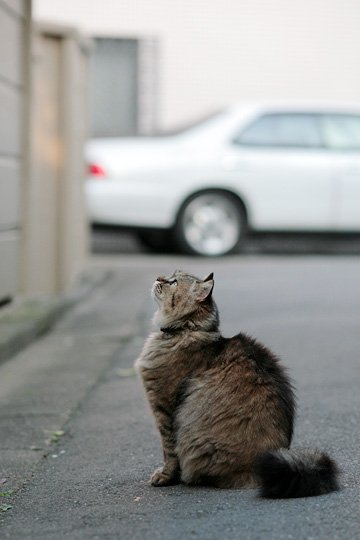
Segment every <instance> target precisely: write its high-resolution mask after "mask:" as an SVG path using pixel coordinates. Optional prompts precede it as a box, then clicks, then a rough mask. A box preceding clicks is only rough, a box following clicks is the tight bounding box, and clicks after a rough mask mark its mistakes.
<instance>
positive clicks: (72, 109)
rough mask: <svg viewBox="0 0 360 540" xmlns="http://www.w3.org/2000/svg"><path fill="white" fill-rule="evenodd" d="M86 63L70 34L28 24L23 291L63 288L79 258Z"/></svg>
mask: <svg viewBox="0 0 360 540" xmlns="http://www.w3.org/2000/svg"><path fill="white" fill-rule="evenodd" d="M86 64H87V49H86V44H84V42H83V40H82V39H81V37H80V36H78V35H77V33H76V32H75V31H73V30H72V29H69V28H62V27H40V28H38V27H36V26H35V28H34V31H33V62H32V76H31V78H32V85H31V108H30V125H29V167H28V171H27V172H28V183H27V189H26V193H25V207H24V231H25V241H24V249H23V272H22V285H23V291H24V292H25V293H28V294H37V293H57V292H62V291H66V290H67V289H69V287H70V286H71V285H72V284H73V282H74V279H75V277H76V275H77V274H78V273H79V272H80V270H81V269H82V266H83V263H84V259H85V257H86V253H87V223H86V216H85V210H84V188H83V183H84V176H85V174H84V171H85V165H84V157H83V154H84V151H83V146H84V141H85V135H86V118H87V116H86V94H87V92H86V87H85V85H86V77H85V75H86Z"/></svg>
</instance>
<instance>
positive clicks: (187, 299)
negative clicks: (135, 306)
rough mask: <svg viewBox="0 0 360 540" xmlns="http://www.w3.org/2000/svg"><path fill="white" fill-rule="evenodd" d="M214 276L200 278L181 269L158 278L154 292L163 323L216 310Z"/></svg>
mask: <svg viewBox="0 0 360 540" xmlns="http://www.w3.org/2000/svg"><path fill="white" fill-rule="evenodd" d="M213 288H214V276H213V274H212V273H211V274H209V275H208V276H206V277H205V278H204V279H199V278H197V277H195V276H192V275H190V274H186V273H185V272H182V271H180V270H176V271H175V272H174V273H173V275H172V276H169V277H164V276H160V277H158V278H157V279H156V281H155V283H154V285H153V288H152V294H153V297H154V298H155V300H156V301H157V303H158V305H159V312H158V317H157V319H159V316H160V321H159V320H158V322H160V323H161V324H164V323H165V324H172V323H174V322H176V321H179V320H184V319H186V318H187V317H190V316H195V315H196V314H199V315H200V314H201V313H204V312H208V311H211V310H216V306H215V304H214V302H213V301H212V291H213Z"/></svg>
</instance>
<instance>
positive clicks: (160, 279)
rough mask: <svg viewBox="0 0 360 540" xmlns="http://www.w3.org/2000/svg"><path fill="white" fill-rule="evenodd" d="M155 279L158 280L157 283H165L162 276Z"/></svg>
mask: <svg viewBox="0 0 360 540" xmlns="http://www.w3.org/2000/svg"><path fill="white" fill-rule="evenodd" d="M156 281H158V282H159V283H166V279H165V278H164V277H163V276H160V277H158V278H156Z"/></svg>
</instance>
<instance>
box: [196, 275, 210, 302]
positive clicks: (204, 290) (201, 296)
mask: <svg viewBox="0 0 360 540" xmlns="http://www.w3.org/2000/svg"><path fill="white" fill-rule="evenodd" d="M210 276H212V274H210ZM213 288H214V280H213V279H212V277H208V278H207V279H204V281H203V282H202V283H200V285H199V288H198V290H197V292H196V300H197V301H198V302H205V300H207V299H208V298H210V297H211V294H212V291H213Z"/></svg>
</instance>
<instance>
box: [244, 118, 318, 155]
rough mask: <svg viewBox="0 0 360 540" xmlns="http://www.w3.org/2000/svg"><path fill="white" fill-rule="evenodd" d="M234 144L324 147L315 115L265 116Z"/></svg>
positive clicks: (255, 122) (247, 128) (249, 127)
mask: <svg viewBox="0 0 360 540" xmlns="http://www.w3.org/2000/svg"><path fill="white" fill-rule="evenodd" d="M234 143H235V144H238V145H244V146H253V147H256V146H259V147H280V148H319V147H321V146H322V141H321V136H320V130H319V125H318V118H317V116H316V115H314V114H302V113H301V114H293V113H276V114H275V113H272V114H264V115H263V116H260V118H257V119H256V120H255V121H254V122H253V123H252V124H250V126H247V127H246V128H245V129H244V130H243V131H242V132H241V133H240V134H239V135H238V136H237V137H235V139H234Z"/></svg>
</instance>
